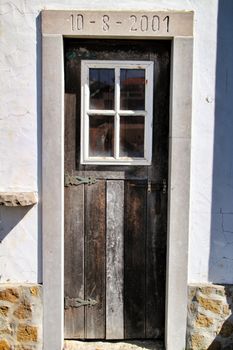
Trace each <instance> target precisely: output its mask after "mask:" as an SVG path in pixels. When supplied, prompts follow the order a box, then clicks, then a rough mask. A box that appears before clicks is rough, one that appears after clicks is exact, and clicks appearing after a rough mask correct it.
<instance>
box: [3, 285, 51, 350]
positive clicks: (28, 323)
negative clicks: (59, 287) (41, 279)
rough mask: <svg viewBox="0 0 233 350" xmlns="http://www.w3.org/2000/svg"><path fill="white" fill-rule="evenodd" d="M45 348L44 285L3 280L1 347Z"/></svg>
mask: <svg viewBox="0 0 233 350" xmlns="http://www.w3.org/2000/svg"><path fill="white" fill-rule="evenodd" d="M41 349H42V287H41V286H40V285H32V284H24V285H18V284H0V350H41ZM51 350H52V349H51Z"/></svg>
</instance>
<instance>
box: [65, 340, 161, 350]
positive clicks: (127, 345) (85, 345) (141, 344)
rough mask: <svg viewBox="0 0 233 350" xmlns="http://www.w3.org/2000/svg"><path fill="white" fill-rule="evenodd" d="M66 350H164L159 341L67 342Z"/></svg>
mask: <svg viewBox="0 0 233 350" xmlns="http://www.w3.org/2000/svg"><path fill="white" fill-rule="evenodd" d="M64 350H164V345H163V343H162V342H159V341H149V340H144V341H139V340H137V341H136V340H135V341H119V342H118V341H117V342H116V341H111V342H107V341H106V342H101V341H96V342H94V341H86V342H85V341H78V340H77V341H76V340H66V341H65V345H64Z"/></svg>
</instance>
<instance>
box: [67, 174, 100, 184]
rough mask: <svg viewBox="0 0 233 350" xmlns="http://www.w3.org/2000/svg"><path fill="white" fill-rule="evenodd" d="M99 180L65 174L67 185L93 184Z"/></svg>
mask: <svg viewBox="0 0 233 350" xmlns="http://www.w3.org/2000/svg"><path fill="white" fill-rule="evenodd" d="M96 182H97V180H96V179H95V178H93V177H81V176H73V175H69V174H67V173H66V174H65V186H66V187H68V186H78V185H82V184H87V185H93V184H95V183H96Z"/></svg>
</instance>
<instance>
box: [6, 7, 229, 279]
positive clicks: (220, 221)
mask: <svg viewBox="0 0 233 350" xmlns="http://www.w3.org/2000/svg"><path fill="white" fill-rule="evenodd" d="M226 2H227V1H226ZM220 3H222V4H223V3H224V1H223V0H221V1H220ZM229 3H230V2H229ZM229 6H231V5H229ZM231 8H232V6H231ZM42 9H101V10H102V9H112V10H114V9H124V10H127V9H140V10H141V9H145V10H153V9H154V10H155V9H174V10H184V9H185V10H194V11H195V31H194V33H195V49H194V83H193V125H192V179H191V211H190V248H189V256H190V259H189V281H190V282H205V281H208V280H209V281H214V282H228V283H233V274H232V273H231V271H232V270H233V249H231V245H229V244H227V242H228V243H230V242H233V233H232V232H233V220H232V219H231V214H230V213H231V212H233V209H232V204H233V200H232V199H233V180H232V179H233V176H232V175H233V174H232V172H233V162H232V157H231V150H232V146H231V143H230V141H231V137H230V132H229V131H230V130H231V131H233V130H232V129H233V127H232V115H231V113H232V107H231V106H230V104H229V103H228V106H227V107H226V106H225V103H223V95H224V93H223V90H222V89H224V88H225V89H227V88H226V84H228V95H229V94H230V91H232V79H233V71H232V68H231V71H230V73H229V69H230V68H229V67H228V62H229V61H230V60H231V61H232V59H231V58H232V56H231V54H228V56H229V57H228V58H227V59H225V63H226V69H225V70H224V67H223V68H222V71H221V70H220V71H219V73H218V75H217V78H218V82H217V80H216V57H217V55H218V62H219V63H222V62H221V59H220V56H219V52H218V53H217V46H218V45H219V44H218V40H217V33H219V31H218V32H217V14H218V1H217V0H212V1H209V0H201V1H200V0H189V1H188V0H187V1H185V0H176V1H175V0H170V1H169V0H167V1H165V0H164V1H162V0H146V1H145V0H143V1H141V0H127V1H125V0H118V1H117V2H116V1H113V0H109V1H108V2H106V1H105V0H92V1H88V0H79V1H77V0H76V1H75V0H69V1H68V0H60V1H55V0H51V1H49V0H47V1H46V0H12V1H7V0H6V1H4V0H0V70H1V74H0V80H1V83H0V91H1V103H0V109H1V112H0V191H17V190H23V191H32V190H33V191H37V190H39V191H40V180H41V179H40V171H41V167H40V164H41V152H40V145H41V137H40V132H41V42H40V26H39V20H38V16H39V14H40V11H41V10H42ZM227 15H228V14H226V17H227ZM228 17H229V16H228ZM231 18H232V17H231ZM229 22H230V21H229ZM228 30H229V28H227V31H228ZM229 33H232V30H231V31H230V32H229ZM228 39H229V40H232V39H230V35H228V36H227V40H228ZM224 40H225V39H224ZM224 40H223V41H224ZM226 44H227V43H226V42H223V44H222V45H223V50H224V49H225V51H226ZM224 45H225V46H224ZM232 46H233V45H232ZM227 69H228V73H229V74H228V77H227V78H226V77H225V75H226V74H227V73H226V70H227ZM224 74H225V75H224ZM222 75H223V76H224V79H225V80H224V81H223V77H222V78H221V76H222ZM226 79H227V82H226ZM216 84H219V85H216ZM221 84H222V85H221ZM230 84H231V85H230ZM216 87H218V91H219V93H220V94H219V95H218V103H219V107H216V109H215V89H216ZM224 96H225V95H224ZM229 96H230V95H229ZM229 98H230V97H229ZM228 102H229V101H228ZM224 108H225V114H224V113H222V112H221V110H224ZM215 115H218V124H220V125H218V127H219V129H220V134H219V133H216V131H215V129H214V127H215V124H216V123H217V122H215ZM228 115H229V117H228ZM219 120H220V121H222V122H221V123H219ZM225 133H226V135H227V137H226V138H225ZM215 138H217V141H219V140H221V142H218V143H217V145H216V144H215V146H214V140H215ZM218 145H219V146H218ZM224 157H226V159H227V161H225V162H224ZM221 164H224V166H222V165H221ZM212 185H214V188H213V186H212ZM212 195H214V196H213V198H214V200H213V201H212ZM228 231H229V232H228ZM0 237H1V243H0V266H1V268H0V275H1V276H0V282H37V281H38V282H40V281H41V271H40V270H41V232H40V210H39V208H38V207H34V208H33V209H30V210H25V209H20V208H18V209H15V208H2V209H0Z"/></svg>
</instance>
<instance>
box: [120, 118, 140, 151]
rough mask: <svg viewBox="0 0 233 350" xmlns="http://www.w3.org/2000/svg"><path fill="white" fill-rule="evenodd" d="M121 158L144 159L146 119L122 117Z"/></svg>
mask: <svg viewBox="0 0 233 350" xmlns="http://www.w3.org/2000/svg"><path fill="white" fill-rule="evenodd" d="M120 157H144V117H142V116H140V117H135V116H134V117H133V116H130V117H128V116H127V117H121V121H120Z"/></svg>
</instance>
